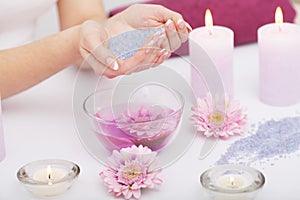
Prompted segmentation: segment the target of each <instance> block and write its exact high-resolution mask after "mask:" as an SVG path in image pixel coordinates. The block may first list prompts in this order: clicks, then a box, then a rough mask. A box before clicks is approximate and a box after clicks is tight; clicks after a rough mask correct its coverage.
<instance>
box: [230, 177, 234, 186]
mask: <svg viewBox="0 0 300 200" xmlns="http://www.w3.org/2000/svg"><path fill="white" fill-rule="evenodd" d="M229 183H230V185H231V186H233V185H234V177H233V176H231V177H230V179H229Z"/></svg>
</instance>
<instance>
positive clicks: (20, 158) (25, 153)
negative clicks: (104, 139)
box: [0, 44, 300, 200]
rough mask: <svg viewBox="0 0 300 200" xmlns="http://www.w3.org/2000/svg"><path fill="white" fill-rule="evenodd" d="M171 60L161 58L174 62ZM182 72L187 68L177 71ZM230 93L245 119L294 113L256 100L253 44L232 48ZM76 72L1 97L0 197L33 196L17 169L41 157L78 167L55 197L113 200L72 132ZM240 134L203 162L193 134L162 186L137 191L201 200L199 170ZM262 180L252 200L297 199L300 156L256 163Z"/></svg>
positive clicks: (163, 175)
mask: <svg viewBox="0 0 300 200" xmlns="http://www.w3.org/2000/svg"><path fill="white" fill-rule="evenodd" d="M176 59H178V58H172V59H169V60H168V61H166V62H167V63H169V64H172V65H175V66H176ZM181 70H182V71H183V72H182V73H184V74H186V75H188V74H189V72H188V70H186V69H181ZM234 70H235V97H236V99H239V100H240V101H241V104H243V105H245V106H246V107H247V108H248V111H247V112H248V115H249V122H250V123H252V122H257V121H259V120H261V119H263V118H270V117H272V116H281V115H280V113H282V112H283V113H295V112H297V109H299V108H300V107H299V105H295V106H292V107H286V108H278V107H271V106H267V105H264V104H262V103H261V102H260V101H259V99H258V48H257V45H256V44H250V45H245V46H240V47H237V48H235V52H234ZM75 75H76V70H75V69H74V68H68V69H66V70H64V71H62V72H60V73H58V74H57V75H55V76H53V77H51V78H50V79H48V80H46V81H44V82H43V83H41V84H39V85H37V86H35V87H33V88H31V89H29V90H28V91H26V92H23V93H22V94H19V95H16V96H14V97H12V98H10V99H7V100H5V101H3V102H2V103H3V113H4V114H3V118H4V131H5V135H4V136H5V144H6V158H5V159H4V160H3V161H2V162H0V199H1V200H6V199H16V200H17V199H18V200H29V199H35V198H34V197H32V196H31V195H30V194H29V193H27V191H25V190H24V188H23V187H22V185H21V184H20V183H19V182H18V180H17V177H16V173H17V170H18V169H19V168H20V167H21V166H22V165H24V164H26V163H28V162H31V161H34V160H40V159H48V158H53V159H65V160H70V161H73V162H75V163H77V164H78V165H79V166H80V168H81V174H80V176H79V179H78V180H77V181H76V182H75V184H74V185H73V186H72V188H71V189H70V190H69V191H68V192H66V193H65V194H63V195H61V196H57V197H54V198H52V199H57V200H67V199H68V200H71V199H72V200H75V199H87V200H98V199H101V200H104V199H114V197H113V196H112V195H111V194H108V193H107V192H106V188H105V187H104V185H103V182H102V180H101V179H100V178H99V176H98V174H99V172H100V171H101V170H103V169H104V167H103V166H102V165H101V164H100V163H98V162H97V161H96V160H95V159H94V158H92V157H91V156H90V154H89V153H88V152H87V151H86V150H85V149H84V147H83V146H82V144H81V143H80V139H79V137H78V135H77V132H76V129H75V125H74V121H73V114H72V93H73V84H74V77H75ZM236 139H239V137H234V138H232V139H229V140H228V141H222V142H219V143H218V145H217V146H216V148H215V149H214V150H213V151H212V153H211V154H210V155H209V156H208V157H207V158H206V159H204V160H198V158H197V156H198V154H199V151H200V149H201V147H202V144H203V141H204V140H203V139H201V138H200V137H196V139H195V140H194V142H193V144H192V145H191V147H190V148H189V149H188V151H187V152H186V153H185V154H184V155H183V157H181V158H180V159H179V160H177V162H175V163H174V164H172V165H171V166H169V167H167V168H166V169H164V170H163V172H162V173H161V174H160V177H161V178H162V179H163V185H161V186H160V187H158V188H157V189H155V190H144V191H142V199H144V200H147V199H149V200H150V199H189V200H196V199H203V196H204V192H203V190H202V188H201V186H200V183H199V176H200V174H201V173H202V172H203V171H204V170H206V169H207V168H209V167H210V166H212V164H213V163H214V162H215V161H216V160H217V159H218V158H219V157H220V155H221V154H222V152H224V151H225V149H226V148H227V147H228V145H229V144H231V143H232V142H233V141H235V140H236ZM258 169H260V170H261V171H262V172H263V173H264V175H265V176H266V184H265V186H264V188H263V190H262V191H261V193H260V194H259V196H258V197H257V200H266V199H272V200H279V199H288V200H297V199H299V198H300V190H299V180H300V172H299V169H300V159H299V158H290V159H285V160H280V161H277V162H276V163H275V165H274V166H266V167H258Z"/></svg>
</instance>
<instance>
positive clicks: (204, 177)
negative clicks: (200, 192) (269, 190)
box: [200, 165, 265, 200]
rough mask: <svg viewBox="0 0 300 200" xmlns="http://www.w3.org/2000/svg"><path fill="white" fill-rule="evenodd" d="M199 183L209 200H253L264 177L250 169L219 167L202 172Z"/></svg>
mask: <svg viewBox="0 0 300 200" xmlns="http://www.w3.org/2000/svg"><path fill="white" fill-rule="evenodd" d="M200 182H201V185H202V187H203V188H204V190H205V191H206V194H207V199H209V200H253V199H255V197H256V195H257V193H258V192H259V191H260V190H261V189H262V187H263V185H264V183H265V177H264V175H263V174H262V173H261V172H260V171H258V170H256V169H254V168H251V167H247V166H241V165H221V166H216V167H213V168H211V169H208V170H206V171H205V172H203V173H202V174H201V176H200Z"/></svg>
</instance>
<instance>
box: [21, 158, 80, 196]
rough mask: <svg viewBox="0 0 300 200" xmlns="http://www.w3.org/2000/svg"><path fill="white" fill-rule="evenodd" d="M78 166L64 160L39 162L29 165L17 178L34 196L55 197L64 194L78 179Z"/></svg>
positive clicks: (24, 167)
mask: <svg viewBox="0 0 300 200" xmlns="http://www.w3.org/2000/svg"><path fill="white" fill-rule="evenodd" d="M79 172H80V169H79V166H78V165H76V164H74V163H72V162H69V161H65V160H41V161H35V162H32V163H29V164H27V165H25V166H23V167H22V168H20V170H19V171H18V173H17V177H18V179H19V180H20V182H22V183H23V184H24V185H25V186H26V188H27V189H28V191H30V192H31V193H32V194H33V195H34V196H38V197H47V196H55V195H59V194H62V193H64V192H66V191H67V190H68V189H69V188H70V187H71V185H72V183H73V181H74V180H75V179H76V178H77V177H78V175H79Z"/></svg>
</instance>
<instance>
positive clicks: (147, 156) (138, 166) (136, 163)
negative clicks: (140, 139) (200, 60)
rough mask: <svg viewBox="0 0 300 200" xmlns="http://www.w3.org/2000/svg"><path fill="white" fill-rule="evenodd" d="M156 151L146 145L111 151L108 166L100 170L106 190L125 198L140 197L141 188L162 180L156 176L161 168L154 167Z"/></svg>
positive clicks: (152, 186) (149, 186)
mask: <svg viewBox="0 0 300 200" xmlns="http://www.w3.org/2000/svg"><path fill="white" fill-rule="evenodd" d="M156 155H157V152H153V151H152V150H151V149H149V148H148V147H143V146H142V145H140V146H138V147H137V146H135V145H133V146H132V147H128V148H123V149H121V150H120V152H119V151H116V150H115V151H113V153H112V156H111V157H109V159H108V164H109V167H108V169H106V170H105V171H102V172H100V177H101V178H102V179H103V181H104V184H105V186H107V187H108V192H110V193H114V195H115V196H116V197H118V196H121V195H123V196H124V198H125V199H130V198H136V199H138V198H140V196H141V189H142V188H154V187H155V186H156V185H160V184H161V183H162V180H161V179H159V178H158V177H157V174H159V173H160V172H161V171H162V169H154V164H155V161H156Z"/></svg>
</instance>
